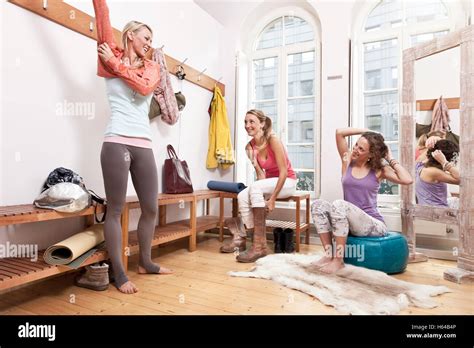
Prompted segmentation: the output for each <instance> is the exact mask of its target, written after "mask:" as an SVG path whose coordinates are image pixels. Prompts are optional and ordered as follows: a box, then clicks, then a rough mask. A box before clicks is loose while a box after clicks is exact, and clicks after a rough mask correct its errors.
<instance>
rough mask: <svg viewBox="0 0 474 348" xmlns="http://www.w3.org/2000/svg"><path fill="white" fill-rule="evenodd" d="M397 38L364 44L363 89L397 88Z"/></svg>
mask: <svg viewBox="0 0 474 348" xmlns="http://www.w3.org/2000/svg"><path fill="white" fill-rule="evenodd" d="M397 67H398V45H397V39H390V40H384V41H376V42H370V43H366V44H364V76H365V90H366V91H369V90H374V89H382V88H397V86H398V68H397Z"/></svg>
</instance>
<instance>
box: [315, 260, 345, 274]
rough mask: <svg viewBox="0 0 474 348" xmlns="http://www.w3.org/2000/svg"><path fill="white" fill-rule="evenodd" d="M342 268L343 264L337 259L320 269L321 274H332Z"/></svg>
mask: <svg viewBox="0 0 474 348" xmlns="http://www.w3.org/2000/svg"><path fill="white" fill-rule="evenodd" d="M343 267H344V262H343V261H341V260H338V259H332V260H331V261H330V262H329V263H327V264H326V265H324V266H323V267H321V268H320V271H321V272H324V273H327V274H333V273H336V272H337V271H339V270H340V269H341V268H343Z"/></svg>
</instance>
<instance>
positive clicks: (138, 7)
mask: <svg viewBox="0 0 474 348" xmlns="http://www.w3.org/2000/svg"><path fill="white" fill-rule="evenodd" d="M70 3H71V4H72V5H74V6H77V7H79V6H80V9H81V10H84V11H85V12H87V13H90V14H92V13H93V9H92V2H77V1H76V2H70ZM0 6H1V7H0V12H1V14H2V15H3V22H2V35H1V38H2V41H3V47H2V58H3V62H2V64H1V69H2V71H1V72H2V87H3V93H2V97H3V103H2V104H1V105H2V117H1V122H0V127H1V128H0V131H2V133H1V139H0V146H1V147H0V159H1V169H0V175H1V176H0V179H1V181H0V194H1V196H0V205H14V204H23V203H31V202H32V201H33V200H34V198H35V197H36V196H37V195H38V193H39V191H40V188H41V186H42V184H43V182H44V180H45V178H46V176H47V175H48V173H49V172H50V171H51V170H53V169H54V168H56V167H59V166H64V167H67V168H71V169H73V170H74V171H76V172H77V173H79V174H81V175H82V176H83V178H84V180H85V183H86V185H87V186H88V187H89V188H91V189H93V190H95V191H96V192H97V193H99V194H101V195H104V189H103V179H102V173H101V167H100V150H101V144H102V139H103V133H104V130H105V126H106V124H107V121H108V115H109V113H110V110H109V105H108V101H107V98H106V94H105V83H104V80H103V79H102V78H100V77H98V76H96V69H97V68H96V67H97V56H96V43H95V42H94V41H93V40H91V39H89V38H86V37H84V36H82V35H80V34H77V33H75V32H73V31H71V30H69V29H66V28H64V27H62V26H59V25H57V24H55V23H53V22H51V21H48V20H46V19H44V18H42V17H40V16H37V15H35V14H33V13H31V12H29V11H27V10H24V9H23V8H20V7H18V6H16V5H13V4H11V3H6V2H1V3H0ZM109 7H110V13H111V20H112V25H113V26H114V27H116V28H119V29H121V28H122V27H123V25H124V24H125V23H126V22H128V21H129V20H132V19H136V20H140V21H143V22H145V23H148V24H149V25H150V26H151V27H152V28H153V30H154V42H153V45H154V46H155V47H158V46H161V45H163V44H164V45H165V48H164V50H165V53H167V54H169V55H170V56H172V57H174V58H176V59H184V58H188V60H187V62H186V64H189V65H191V66H193V67H195V68H196V69H200V70H202V69H204V68H207V71H206V74H208V75H210V76H212V77H215V78H216V79H217V78H218V77H220V76H225V78H224V79H223V80H222V82H223V83H224V84H226V83H227V81H228V80H227V79H229V78H230V77H231V76H232V73H228V72H226V71H225V68H226V66H225V64H224V63H223V60H222V59H221V54H222V50H223V47H224V41H225V37H224V36H223V33H222V25H221V24H220V23H219V22H217V21H216V20H214V19H213V18H212V17H211V16H209V14H208V13H206V12H205V11H203V10H202V9H201V8H200V7H199V6H197V5H196V4H195V3H194V2H192V1H180V2H171V1H170V2H162V1H160V2H133V3H132V2H110V3H109ZM12 28H14V30H13V29H12ZM173 83H174V86H175V87H176V90H179V89H181V90H182V91H183V94H184V95H185V96H186V100H187V104H186V108H185V109H184V111H183V114H182V119H181V123H180V124H176V125H174V126H169V125H167V124H165V123H164V122H162V121H161V120H155V121H153V122H152V124H151V127H152V132H153V144H154V145H153V146H154V147H153V151H154V154H155V159H156V163H157V166H158V172H159V181H160V192H161V167H162V164H163V162H164V160H165V158H166V151H165V148H166V145H167V144H173V145H174V147H175V148H176V150H178V149H179V154H180V156H181V157H182V158H183V159H186V161H187V162H188V165H189V167H190V171H191V174H192V179H193V184H194V188H195V189H202V188H205V187H206V184H207V181H208V180H213V179H214V180H232V169H231V170H228V171H226V172H221V171H219V170H215V171H209V170H207V169H206V167H205V165H206V162H205V161H206V156H207V148H208V126H209V115H208V113H207V110H208V107H209V103H210V100H211V98H212V93H211V92H209V91H207V90H205V89H203V88H201V87H199V86H196V85H193V84H190V83H188V82H186V81H185V82H183V83H182V86H181V84H180V83H178V81H177V80H174V81H173ZM227 99H228V98H227ZM67 102H72V103H76V104H74V105H79V103H80V105H86V106H87V107H88V108H89V110H91V111H93V113H91V114H87V113H84V112H82V113H81V112H76V113H74V114H72V115H69V114H65V113H61V112H58V110H59V109H58V108H59V107H60V106H61V105H64V103H67ZM82 103H86V104H82ZM59 111H61V110H59ZM231 123H232V121H231ZM127 194H129V195H135V192H134V189H133V186H132V183H131V181H130V180H129V186H128V192H127ZM198 214H199V211H198ZM184 216H186V214H185V212H184V210H173V209H169V213H168V218H169V220H171V221H172V220H175V219H178V218H181V217H184ZM135 220H136V219H135ZM68 223H70V222H68ZM75 224H76V225H74V228H72V229H67V230H66V229H64V230H63V228H64V227H65V226H67V225H68V224H67V223H66V222H49V223H41V224H35V225H18V226H10V227H9V228H3V229H0V232H1V233H0V242H2V241H5V240H9V241H10V242H15V241H17V240H29V242H34V241H33V240H32V239H34V237H32V234H31V231H32V230H33V229H34V231H35V232H34V233H35V234H36V236H38V237H39V240H40V241H39V242H40V248H41V247H44V245H45V244H46V245H47V244H48V243H50V242H52V241H54V242H55V241H57V240H59V239H61V238H62V236H66V235H69V234H71V233H73V232H75V231H72V230H76V231H77V229H79V228H80V227H81V225H80V221H76V222H75ZM134 224H136V221H132V222H131V225H132V226H133V225H134ZM3 232H5V233H3Z"/></svg>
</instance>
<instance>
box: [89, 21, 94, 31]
mask: <svg viewBox="0 0 474 348" xmlns="http://www.w3.org/2000/svg"><path fill="white" fill-rule="evenodd" d="M89 30H90V31H94V22H93V21H90V22H89Z"/></svg>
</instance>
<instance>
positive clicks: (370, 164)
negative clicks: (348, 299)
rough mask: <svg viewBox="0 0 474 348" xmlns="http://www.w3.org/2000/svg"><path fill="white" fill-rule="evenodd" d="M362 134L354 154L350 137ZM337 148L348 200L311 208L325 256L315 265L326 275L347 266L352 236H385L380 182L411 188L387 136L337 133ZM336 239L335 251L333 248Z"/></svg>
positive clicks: (353, 130)
mask: <svg viewBox="0 0 474 348" xmlns="http://www.w3.org/2000/svg"><path fill="white" fill-rule="evenodd" d="M359 134H360V135H361V136H360V137H359V139H358V140H357V142H356V143H355V145H354V147H353V149H352V151H350V150H349V146H348V144H347V139H346V138H347V137H349V136H352V135H359ZM336 145H337V149H338V152H339V157H340V159H341V164H342V171H341V174H342V189H343V193H344V199H338V200H336V201H334V202H332V203H330V202H327V201H325V200H321V199H317V200H315V201H314V202H313V204H312V205H311V214H312V216H313V222H314V224H315V227H316V231H317V232H318V234H319V238H320V239H321V242H322V244H323V247H324V251H325V255H324V256H323V257H322V258H321V259H319V260H318V261H317V262H314V263H313V264H312V265H313V266H314V267H316V268H318V269H319V270H320V271H322V272H324V273H335V272H337V271H338V270H339V269H341V268H342V267H344V251H345V246H346V242H347V236H348V235H349V233H350V234H351V235H355V236H358V237H368V236H384V235H385V234H386V233H387V226H386V225H385V221H384V219H383V217H382V215H381V214H380V212H379V211H378V209H377V195H378V192H379V188H380V182H381V181H382V180H384V179H387V180H389V181H391V182H393V183H397V184H402V185H409V184H411V183H412V182H413V180H412V177H411V175H410V174H409V173H408V171H407V170H406V169H405V168H403V167H402V166H401V165H400V163H399V162H398V161H397V160H396V159H394V158H393V157H392V152H391V151H390V148H389V147H388V146H387V145H386V144H385V139H384V137H383V136H382V135H381V134H379V133H376V132H372V131H370V130H368V129H358V128H342V129H337V130H336ZM333 239H334V240H335V248H334V246H333Z"/></svg>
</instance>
